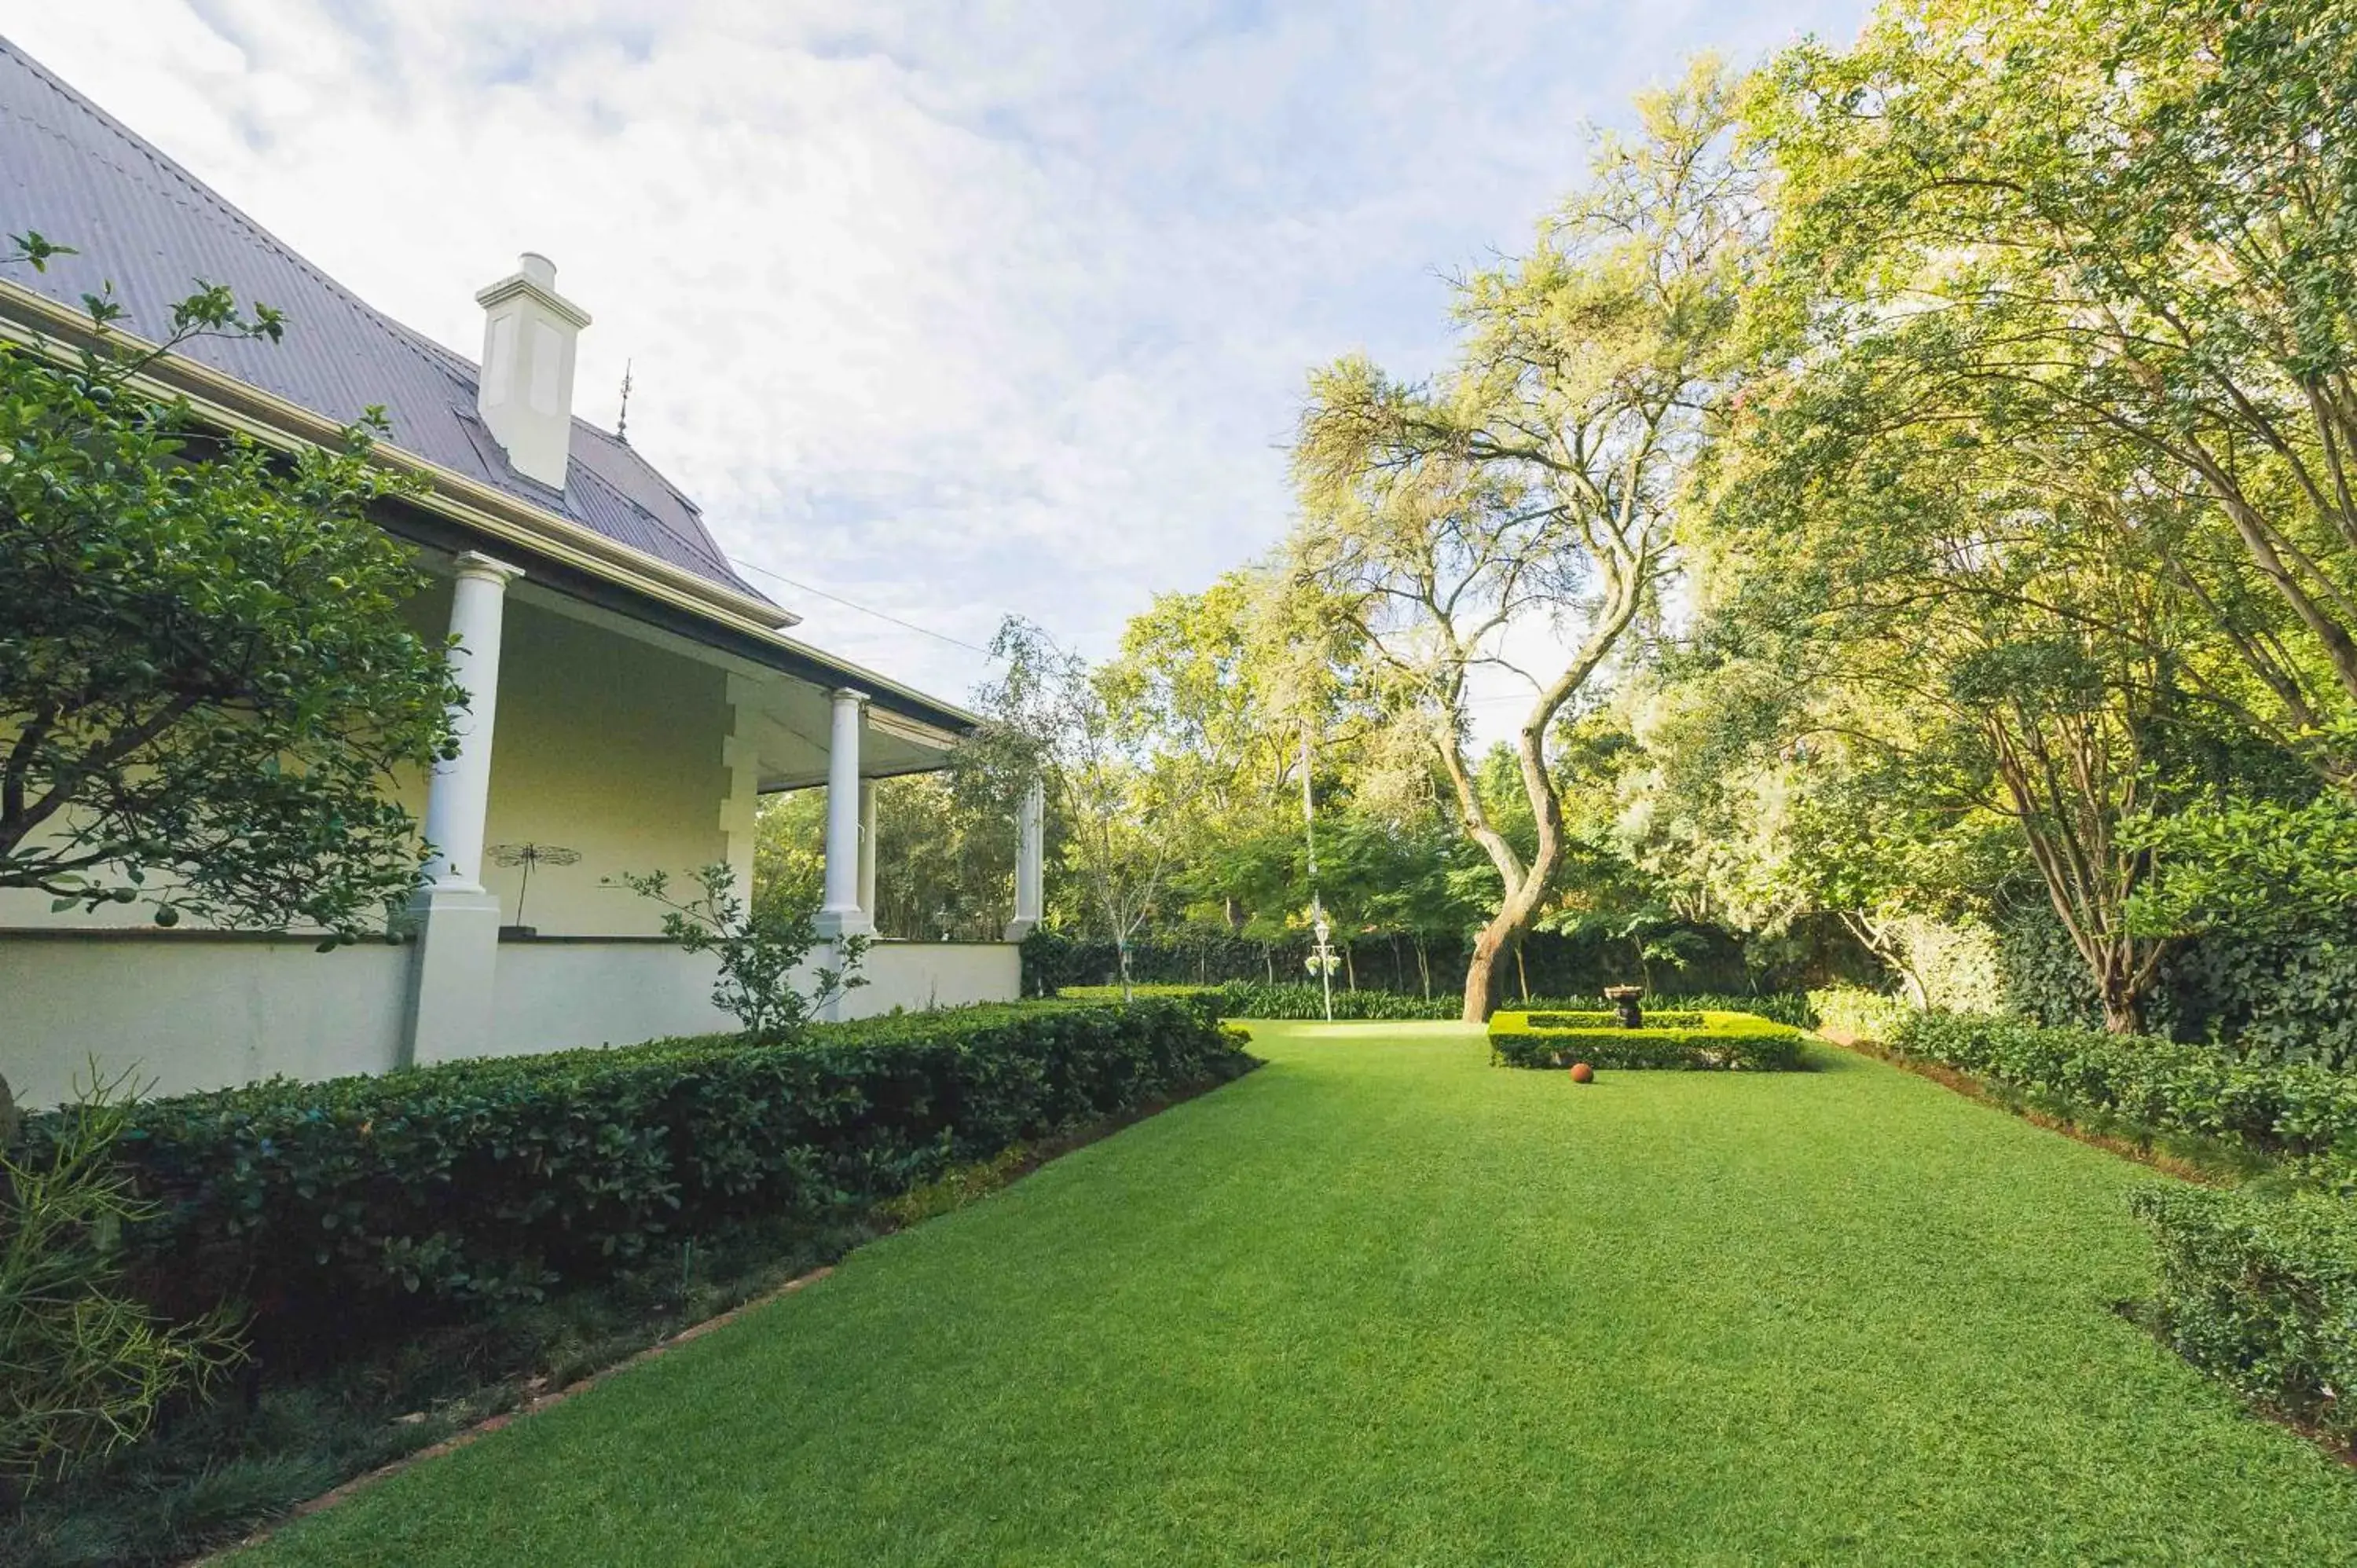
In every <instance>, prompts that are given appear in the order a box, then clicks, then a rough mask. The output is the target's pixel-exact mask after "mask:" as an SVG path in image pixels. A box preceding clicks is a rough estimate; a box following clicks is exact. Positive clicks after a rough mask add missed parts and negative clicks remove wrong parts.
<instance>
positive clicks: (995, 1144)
mask: <svg viewBox="0 0 2357 1568" xmlns="http://www.w3.org/2000/svg"><path fill="white" fill-rule="evenodd" d="M1251 1059H1252V1058H1249V1057H1248V1056H1246V1055H1245V1054H1244V1053H1243V1050H1242V1049H1240V1048H1239V1046H1238V1044H1237V1039H1236V1037H1235V1036H1231V1035H1230V1034H1228V1033H1227V1032H1225V1031H1223V1030H1222V1029H1221V1028H1220V1027H1219V1026H1217V1025H1216V1024H1215V1023H1214V1022H1213V1019H1212V1015H1211V1010H1210V1009H1209V1008H1207V1007H1205V1006H1204V1005H1202V1004H1198V1003H1191V1002H1188V1001H1184V1000H1178V999H1152V1000H1145V1001H1140V1002H1138V1003H1137V1004H1135V1005H1131V1006H1126V1007H1118V1006H1094V1007H1083V1006H1058V1007H1049V1008H1041V1007H984V1008H974V1009H971V1010H965V1011H957V1012H947V1013H934V1014H917V1015H908V1016H905V1017H895V1018H877V1019H870V1020H866V1021H865V1022H862V1023H857V1024H845V1025H833V1026H821V1027H820V1028H818V1029H816V1030H813V1034H812V1038H811V1039H810V1041H809V1042H808V1043H806V1044H800V1045H789V1046H753V1045H748V1044H745V1043H743V1042H742V1041H740V1040H738V1039H737V1038H735V1037H733V1036H728V1037H707V1038H698V1039H683V1040H665V1041H658V1042H655V1043H653V1044H651V1045H646V1046H640V1047H630V1048H628V1049H622V1050H586V1051H570V1052H563V1053H559V1054H555V1055H551V1056H537V1057H518V1058H506V1059H491V1060H475V1061H462V1062H450V1063H445V1064H442V1065H438V1066H435V1067H430V1068H422V1069H414V1070H411V1071H407V1072H399V1073H389V1074H386V1075H384V1076H382V1077H377V1078H350V1079H336V1080H334V1081H332V1082H328V1083H320V1084H296V1083H289V1082H285V1081H276V1082H272V1083H268V1084H264V1085H260V1086H257V1087H254V1088H251V1089H242V1090H225V1091H222V1092H219V1093H212V1094H198V1095H188V1096H183V1097H179V1098H177V1099H171V1100H162V1101H151V1102H148V1103H146V1104H144V1105H141V1106H139V1107H137V1108H136V1109H135V1112H134V1113H133V1116H132V1119H131V1124H130V1126H129V1128H128V1129H127V1131H126V1133H125V1134H124V1137H123V1138H122V1140H121V1141H120V1142H119V1144H118V1145H117V1147H118V1149H119V1150H120V1153H121V1157H122V1159H123V1160H124V1164H125V1165H127V1166H128V1167H129V1168H130V1169H131V1170H132V1171H133V1172H134V1173H135V1176H136V1177H137V1180H138V1183H139V1185H140V1187H141V1188H142V1189H143V1190H144V1191H145V1193H146V1194H147V1195H148V1196H150V1197H153V1198H155V1199H156V1200H157V1201H158V1202H159V1203H160V1205H161V1206H162V1208H161V1213H160V1215H159V1217H158V1218H157V1219H156V1220H155V1221H154V1222H153V1223H150V1224H146V1225H143V1226H140V1227H138V1228H137V1229H136V1230H135V1231H134V1232H133V1234H132V1236H131V1239H130V1251H131V1253H132V1256H133V1259H134V1261H135V1264H136V1273H137V1277H138V1278H139V1280H140V1281H141V1282H142V1283H143V1284H144V1286H145V1290H146V1292H147V1294H150V1295H151V1297H154V1298H156V1300H157V1301H158V1304H159V1305H166V1306H167V1307H169V1308H172V1309H174V1310H192V1309H197V1308H201V1307H204V1306H210V1305H212V1304H213V1303H214V1302H216V1301H219V1300H221V1299H223V1298H228V1297H238V1298H242V1299H244V1300H246V1301H248V1302H250V1303H251V1304H252V1305H253V1309H254V1310H255V1312H256V1313H257V1314H258V1316H259V1318H260V1321H259V1322H258V1323H257V1326H256V1332H257V1335H258V1336H262V1337H269V1336H271V1335H273V1334H276V1333H285V1332H288V1331H293V1330H296V1329H298V1328H299V1327H300V1326H303V1325H306V1324H312V1325H316V1324H318V1323H322V1322H326V1323H334V1324H336V1325H338V1326H339V1330H341V1331H345V1332H350V1331H353V1330H356V1329H357V1328H359V1327H360V1326H362V1325H364V1324H365V1323H366V1322H368V1321H369V1320H370V1319H371V1317H374V1316H387V1315H391V1316H399V1317H406V1316H412V1315H414V1313H416V1312H417V1311H418V1310H419V1309H420V1308H419V1307H418V1306H417V1305H403V1304H404V1303H405V1302H408V1301H409V1300H410V1299H411V1298H422V1301H423V1303H425V1304H426V1306H427V1309H428V1310H431V1308H432V1307H433V1306H434V1305H442V1306H444V1307H447V1308H450V1309H461V1308H465V1307H468V1306H469V1305H479V1304H482V1303H484V1302H502V1301H514V1300H519V1299H525V1300H529V1299H534V1298H537V1297H538V1296H540V1295H541V1294H543V1293H544V1292H545V1291H547V1290H548V1289H550V1288H551V1287H553V1286H555V1285H558V1284H560V1283H579V1282H582V1281H587V1280H595V1279H597V1278H600V1277H603V1276H605V1275H607V1274H608V1273H612V1272H613V1271H614V1270H616V1269H617V1268H621V1267H626V1266H629V1265H630V1264H632V1263H633V1262H635V1261H636V1260H638V1259H640V1258H641V1257H643V1256H646V1255H647V1254H648V1253H649V1252H650V1251H651V1250H652V1249H657V1248H661V1247H666V1246H671V1245H674V1244H675V1243H676V1241H677V1240H678V1238H680V1237H682V1236H686V1235H694V1234H696V1233H698V1232H700V1231H704V1230H709V1229H711V1228H713V1227H715V1226H717V1225H721V1224H724V1223H726V1222H729V1221H732V1220H736V1219H745V1218H751V1217H759V1216H764V1215H779V1214H817V1213H820V1212H823V1211H826V1210H829V1209H832V1208H836V1207H838V1206H840V1205H842V1204H845V1203H846V1202H854V1201H868V1200H872V1199H874V1198H877V1197H885V1196H888V1195H890V1194H893V1193H897V1192H899V1191H903V1190H905V1189H906V1188H908V1187H910V1186H912V1185H914V1184H916V1183H918V1182H921V1181H924V1180H928V1179H930V1178H931V1177H933V1176H938V1175H939V1174H940V1173H941V1172H942V1171H944V1170H946V1169H948V1168H949V1167H951V1166H952V1165H956V1164H958V1163H959V1162H961V1161H970V1160H975V1159H981V1158H985V1157H987V1156H989V1155H996V1154H997V1153H998V1152H999V1151H1000V1150H1002V1149H1004V1148H1006V1146H1007V1145H1009V1144H1015V1143H1018V1142H1022V1141H1026V1140H1029V1139H1035V1138H1039V1137H1042V1136H1046V1135H1048V1134H1050V1133H1055V1132H1058V1131H1060V1130H1062V1129H1065V1128H1068V1127H1071V1126H1074V1125H1076V1124H1079V1123H1082V1122H1090V1121H1093V1120H1097V1119H1099V1118H1102V1117H1104V1116H1108V1115H1112V1114H1114V1113H1116V1112H1123V1111H1126V1110H1128V1109H1131V1108H1133V1107H1135V1106H1136V1105H1138V1104H1140V1103H1142V1102H1145V1101H1151V1100H1153V1099H1156V1098H1157V1097H1160V1096H1162V1095H1165V1094H1168V1093H1170V1092H1172V1091H1174V1090H1179V1089H1181V1088H1183V1087H1186V1086H1189V1085H1192V1084H1200V1083H1201V1082H1204V1081H1206V1080H1218V1079H1225V1078H1232V1077H1234V1076H1235V1075H1237V1074H1238V1073H1240V1072H1242V1071H1243V1070H1244V1069H1246V1068H1247V1067H1249V1066H1250V1065H1251ZM64 1131H66V1124H65V1123H64V1122H61V1121H60V1120H59V1118H57V1117H49V1118H37V1119H34V1120H32V1121H31V1122H28V1123H27V1133H29V1134H30V1136H31V1139H32V1141H33V1142H34V1143H35V1144H37V1145H38V1144H40V1143H41V1142H43V1141H44V1140H48V1139H54V1138H56V1137H57V1136H59V1134H60V1133H63V1132H64ZM396 1308H397V1309H398V1310H397V1311H394V1310H393V1309H396Z"/></svg>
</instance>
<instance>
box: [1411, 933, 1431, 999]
mask: <svg viewBox="0 0 2357 1568" xmlns="http://www.w3.org/2000/svg"><path fill="white" fill-rule="evenodd" d="M1415 975H1416V978H1417V979H1418V980H1419V981H1422V982H1423V983H1424V999H1425V1000H1426V1002H1429V1001H1431V1000H1432V960H1431V959H1430V958H1429V957H1428V956H1427V955H1426V952H1425V950H1424V939H1423V938H1422V937H1418V938H1416V939H1415Z"/></svg>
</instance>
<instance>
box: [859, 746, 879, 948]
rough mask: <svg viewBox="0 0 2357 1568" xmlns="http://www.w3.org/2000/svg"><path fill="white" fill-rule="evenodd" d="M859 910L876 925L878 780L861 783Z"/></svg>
mask: <svg viewBox="0 0 2357 1568" xmlns="http://www.w3.org/2000/svg"><path fill="white" fill-rule="evenodd" d="M859 908H860V909H861V911H862V912H863V913H865V914H866V917H867V925H868V928H869V929H871V930H872V929H875V925H876V780H875V779H861V780H860V781H859Z"/></svg>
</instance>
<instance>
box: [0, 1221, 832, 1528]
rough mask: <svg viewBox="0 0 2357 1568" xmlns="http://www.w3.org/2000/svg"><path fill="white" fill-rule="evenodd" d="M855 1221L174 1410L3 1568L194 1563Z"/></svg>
mask: <svg viewBox="0 0 2357 1568" xmlns="http://www.w3.org/2000/svg"><path fill="white" fill-rule="evenodd" d="M875 1234H876V1232H875V1229H874V1226H873V1224H872V1223H871V1222H870V1221H868V1220H867V1219H865V1218H864V1217H862V1216H859V1215H857V1214H856V1213H852V1214H836V1215H829V1216H825V1217H823V1218H822V1219H819V1220H817V1221H815V1222H813V1221H812V1220H810V1219H791V1218H790V1219H767V1220H761V1221H756V1222H753V1223H749V1224H746V1225H742V1226H732V1227H730V1228H728V1229H727V1230H723V1231H719V1232H715V1233H713V1234H710V1235H705V1236H699V1237H695V1238H694V1239H692V1240H682V1241H679V1242H677V1243H674V1244H673V1245H669V1246H666V1247H663V1248H662V1249H660V1250H659V1251H655V1252H652V1253H651V1254H650V1255H649V1256H647V1257H646V1258H644V1259H642V1260H641V1261H640V1263H639V1264H638V1265H637V1266H635V1267H630V1268H626V1269H620V1270H617V1271H616V1272H615V1273H614V1274H613V1275H612V1277H610V1278H608V1279H603V1280H600V1281H598V1282H597V1283H594V1284H590V1285H586V1286H582V1287H580V1288H578V1289H573V1290H565V1291H560V1292H558V1293H556V1294H553V1295H551V1296H550V1297H549V1298H548V1299H547V1300H545V1301H539V1302H529V1303H521V1304H516V1305H509V1306H505V1307H503V1308H501V1309H500V1310H499V1311H497V1312H494V1313H489V1314H484V1315H481V1316H476V1317H473V1318H469V1319H468V1320H466V1321H464V1322H457V1323H440V1324H434V1325H431V1326H425V1327H424V1328H423V1329H422V1331H417V1332H413V1333H408V1334H404V1335H401V1336H398V1337H392V1338H388V1339H387V1340H385V1341H383V1342H382V1343H379V1344H373V1345H368V1346H364V1347H356V1346H352V1345H350V1344H347V1345H346V1346H344V1347H343V1349H344V1350H345V1351H346V1352H347V1353H346V1354H344V1355H342V1356H341V1357H339V1359H337V1360H336V1361H335V1362H334V1363H332V1364H330V1365H327V1366H323V1367H318V1368H298V1369H281V1370H280V1371H278V1372H277V1373H272V1372H271V1371H270V1369H264V1375H262V1376H259V1377H257V1378H256V1379H255V1380H254V1385H253V1388H252V1390H251V1397H250V1398H247V1399H231V1398H223V1399H217V1400H215V1401H213V1402H210V1403H209V1404H205V1405H202V1406H199V1407H196V1408H192V1409H177V1410H175V1411H174V1412H171V1416H170V1418H169V1419H167V1421H166V1422H165V1423H163V1424H162V1425H161V1427H160V1428H159V1430H157V1431H156V1432H155V1433H154V1434H151V1435H150V1436H148V1437H147V1438H146V1439H145V1440H144V1441H142V1442H139V1443H137V1444H131V1445H129V1446H127V1447H125V1448H124V1449H123V1450H122V1451H121V1452H119V1453H117V1454H116V1455H113V1456H112V1458H110V1459H109V1460H108V1461H106V1462H105V1463H102V1464H94V1465H91V1466H85V1467H84V1468H83V1469H81V1471H79V1472H77V1473H76V1474H75V1475H74V1476H72V1477H69V1478H67V1479H66V1480H64V1481H62V1482H59V1483H58V1484H57V1485H54V1486H44V1487H40V1488H39V1489H38V1490H36V1491H35V1492H33V1493H32V1494H31V1495H30V1496H28V1497H27V1498H25V1499H23V1502H22V1506H21V1507H20V1508H19V1509H17V1510H16V1512H15V1514H14V1515H13V1517H12V1516H11V1515H10V1514H9V1513H8V1512H7V1511H6V1510H5V1509H0V1563H7V1564H8V1565H9V1568H94V1565H96V1564H101V1563H103V1564H110V1565H121V1568H130V1565H133V1564H140V1565H145V1564H159V1565H160V1564H167V1563H185V1562H188V1561H189V1560H190V1559H191V1558H194V1557H196V1556H199V1554H201V1553H203V1552H207V1551H209V1550H212V1549H215V1548H219V1547H222V1546H226V1545H229V1544H230V1543H231V1542H234V1541H239V1540H241V1539H242V1538H243V1537H244V1536H245V1535H247V1534H248V1533H249V1532H251V1531H252V1530H253V1528H254V1527H255V1526H256V1525H259V1524H263V1523H265V1522H267V1521H268V1520H273V1519H276V1518H279V1517H282V1516H283V1515H285V1513H286V1512H287V1510H288V1509H291V1508H293V1507H294V1506H295V1505H296V1504H298V1503H302V1502H304V1501H307V1500H308V1499H309V1498H316V1497H317V1496H318V1495H319V1494H320V1493H322V1492H324V1491H326V1490H328V1488H329V1487H334V1486H336V1485H338V1484H339V1483H340V1482H343V1481H346V1480H349V1479H350V1478H351V1477H354V1476H357V1475H360V1474H362V1473H364V1472H366V1471H368V1470H371V1469H374V1468H375V1467H377V1466H380V1465H385V1464H389V1463H391V1462H393V1460H396V1459H399V1458H401V1457H402V1456H403V1455H407V1454H411V1453H414V1452H415V1451H416V1450H418V1449H420V1448H423V1447H425V1446H426V1445H427V1444H433V1443H438V1442H440V1441H442V1440H443V1439H445V1438H447V1437H449V1436H451V1435H453V1434H456V1433H457V1432H460V1431H463V1430H465V1429H466V1428H467V1427H468V1426H470V1425H472V1424H473V1423H476V1422H478V1421H481V1420H483V1419H484V1418H486V1417H489V1416H492V1415H496V1414H498V1413H500V1412H502V1411H507V1410H512V1409H513V1408H515V1407H516V1406H517V1405H518V1404H519V1403H521V1402H523V1401H524V1400H526V1399H528V1398H530V1397H532V1396H533V1394H535V1393H542V1392H545V1391H548V1390H549V1389H552V1388H562V1387H564V1386H565V1385H566V1384H568V1383H570V1382H572V1381H574V1380H576V1379H578V1378H581V1377H585V1376H587V1375H588V1374H589V1373H591V1372H595V1371H597V1370H599V1369H604V1368H607V1367H610V1366H612V1365H614V1364H615V1363H616V1362H618V1361H621V1360H623V1359H627V1358H629V1357H630V1356H631V1355H633V1354H635V1353H637V1352H639V1351H640V1350H644V1349H646V1348H649V1347H650V1346H652V1345H655V1344H658V1343H660V1342H661V1341H662V1340H663V1339H665V1338H667V1337H670V1336H671V1335H673V1334H675V1333H677V1332H678V1331H679V1330H680V1329H681V1328H683V1327H684V1326H688V1325H690V1324H694V1323H701V1322H703V1321H705V1319H707V1318H710V1317H713V1316H716V1315H718V1314H720V1313H723V1312H726V1311H727V1310H728V1309H730V1308H731V1307H735V1306H737V1305H741V1304H743V1303H744V1302H746V1301H748V1300H749V1299H751V1298H753V1297H755V1296H759V1295H761V1294H766V1293H768V1292H770V1291H772V1290H774V1289H776V1288H777V1287H778V1286H779V1285H780V1284H782V1283H785V1282H786V1281H788V1280H790V1279H792V1278H794V1277H795V1276H796V1275H798V1274H802V1273H808V1272H809V1271H810V1270H812V1269H813V1268H816V1267H818V1266H819V1265H821V1264H823V1263H830V1262H834V1261H835V1260H836V1259H838V1258H840V1257H841V1256H842V1255H843V1254H844V1253H845V1251H849V1250H850V1249H851V1248H853V1247H855V1246H856V1245H858V1244H860V1243H861V1242H863V1241H866V1240H871V1239H872V1238H873V1237H874V1235H875Z"/></svg>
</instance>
